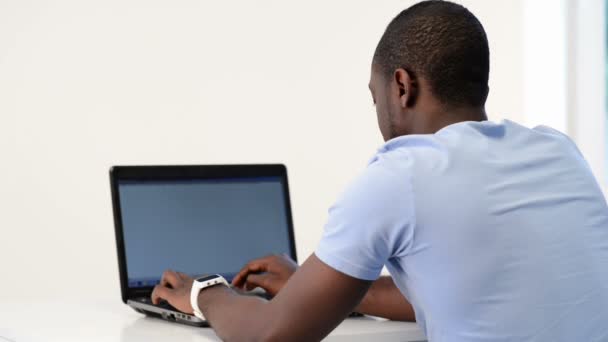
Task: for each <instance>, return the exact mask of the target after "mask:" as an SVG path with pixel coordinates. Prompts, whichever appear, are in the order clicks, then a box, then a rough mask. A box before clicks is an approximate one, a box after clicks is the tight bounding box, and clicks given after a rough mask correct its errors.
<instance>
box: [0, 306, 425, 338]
mask: <svg viewBox="0 0 608 342" xmlns="http://www.w3.org/2000/svg"><path fill="white" fill-rule="evenodd" d="M3 338H4V339H3ZM5 339H8V341H11V342H38V341H45V342H46V341H49V342H50V341H61V342H69V341H79V342H80V341H121V342H138V341H145V342H155V341H192V342H194V341H197V342H202V341H218V340H219V338H218V337H217V336H216V335H215V333H214V332H213V330H211V329H209V328H195V327H189V326H185V325H181V324H175V323H169V322H165V321H163V320H160V319H154V318H147V317H145V316H143V315H141V314H138V313H136V312H135V311H133V310H132V309H131V308H129V307H127V306H126V305H124V304H122V303H121V302H120V300H119V299H118V298H117V299H116V300H115V301H109V300H108V301H95V300H92V301H91V302H89V303H86V301H83V300H80V301H76V300H72V301H68V302H66V301H61V300H44V301H38V302H36V301H33V300H28V301H18V300H13V299H12V300H9V301H8V302H7V301H6V300H2V301H1V302H0V342H5ZM425 340H426V339H425V337H424V334H423V333H422V332H421V331H420V329H419V328H418V327H417V326H416V324H414V323H403V322H390V321H384V320H376V319H373V318H367V317H366V318H349V319H347V320H345V321H344V322H343V323H342V324H341V325H340V326H338V328H336V330H334V331H333V332H332V333H331V335H329V337H327V339H326V341H353V342H359V341H374V342H383V341H425Z"/></svg>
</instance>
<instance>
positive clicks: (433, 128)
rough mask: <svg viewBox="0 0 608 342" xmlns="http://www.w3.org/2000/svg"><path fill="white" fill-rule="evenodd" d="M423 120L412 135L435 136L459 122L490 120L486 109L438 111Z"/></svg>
mask: <svg viewBox="0 0 608 342" xmlns="http://www.w3.org/2000/svg"><path fill="white" fill-rule="evenodd" d="M423 118H424V119H425V120H418V124H417V125H414V126H413V127H412V132H411V133H410V134H434V133H437V132H438V131H439V130H441V129H442V128H444V127H447V126H449V125H453V124H455V123H458V122H464V121H486V120H488V116H487V115H486V111H485V108H484V107H480V108H471V107H462V108H454V109H450V110H438V111H435V112H430V113H424V114H423Z"/></svg>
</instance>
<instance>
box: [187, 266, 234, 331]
mask: <svg viewBox="0 0 608 342" xmlns="http://www.w3.org/2000/svg"><path fill="white" fill-rule="evenodd" d="M218 284H224V285H226V286H230V285H228V282H227V281H226V279H224V277H222V276H221V275H219V274H212V275H209V276H204V277H201V278H198V279H195V280H194V282H193V283H192V290H190V305H192V311H194V316H196V317H198V318H200V319H202V320H205V316H203V313H202V312H201V309H200V308H199V307H198V294H199V293H200V292H201V291H202V290H203V289H206V288H208V287H211V286H215V285H218Z"/></svg>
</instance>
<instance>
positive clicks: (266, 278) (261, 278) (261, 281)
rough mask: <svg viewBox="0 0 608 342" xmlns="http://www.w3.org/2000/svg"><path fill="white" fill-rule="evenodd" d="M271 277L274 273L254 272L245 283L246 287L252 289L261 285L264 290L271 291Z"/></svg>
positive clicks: (248, 289)
mask: <svg viewBox="0 0 608 342" xmlns="http://www.w3.org/2000/svg"><path fill="white" fill-rule="evenodd" d="M271 277H272V275H270V274H268V273H263V274H254V273H252V274H250V275H249V276H247V282H246V283H245V288H246V289H247V291H251V290H253V289H255V288H256V287H261V288H263V289H264V290H266V292H270V289H269V285H270V280H271Z"/></svg>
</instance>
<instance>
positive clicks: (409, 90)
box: [393, 68, 418, 108]
mask: <svg viewBox="0 0 608 342" xmlns="http://www.w3.org/2000/svg"><path fill="white" fill-rule="evenodd" d="M393 76H394V79H395V83H396V84H397V89H398V91H399V104H400V105H401V107H402V108H406V107H411V106H413V105H414V104H415V103H416V97H417V96H418V82H416V79H415V77H414V75H413V74H412V73H410V72H408V71H407V70H405V69H402V68H399V69H397V70H395V74H394V75H393Z"/></svg>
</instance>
